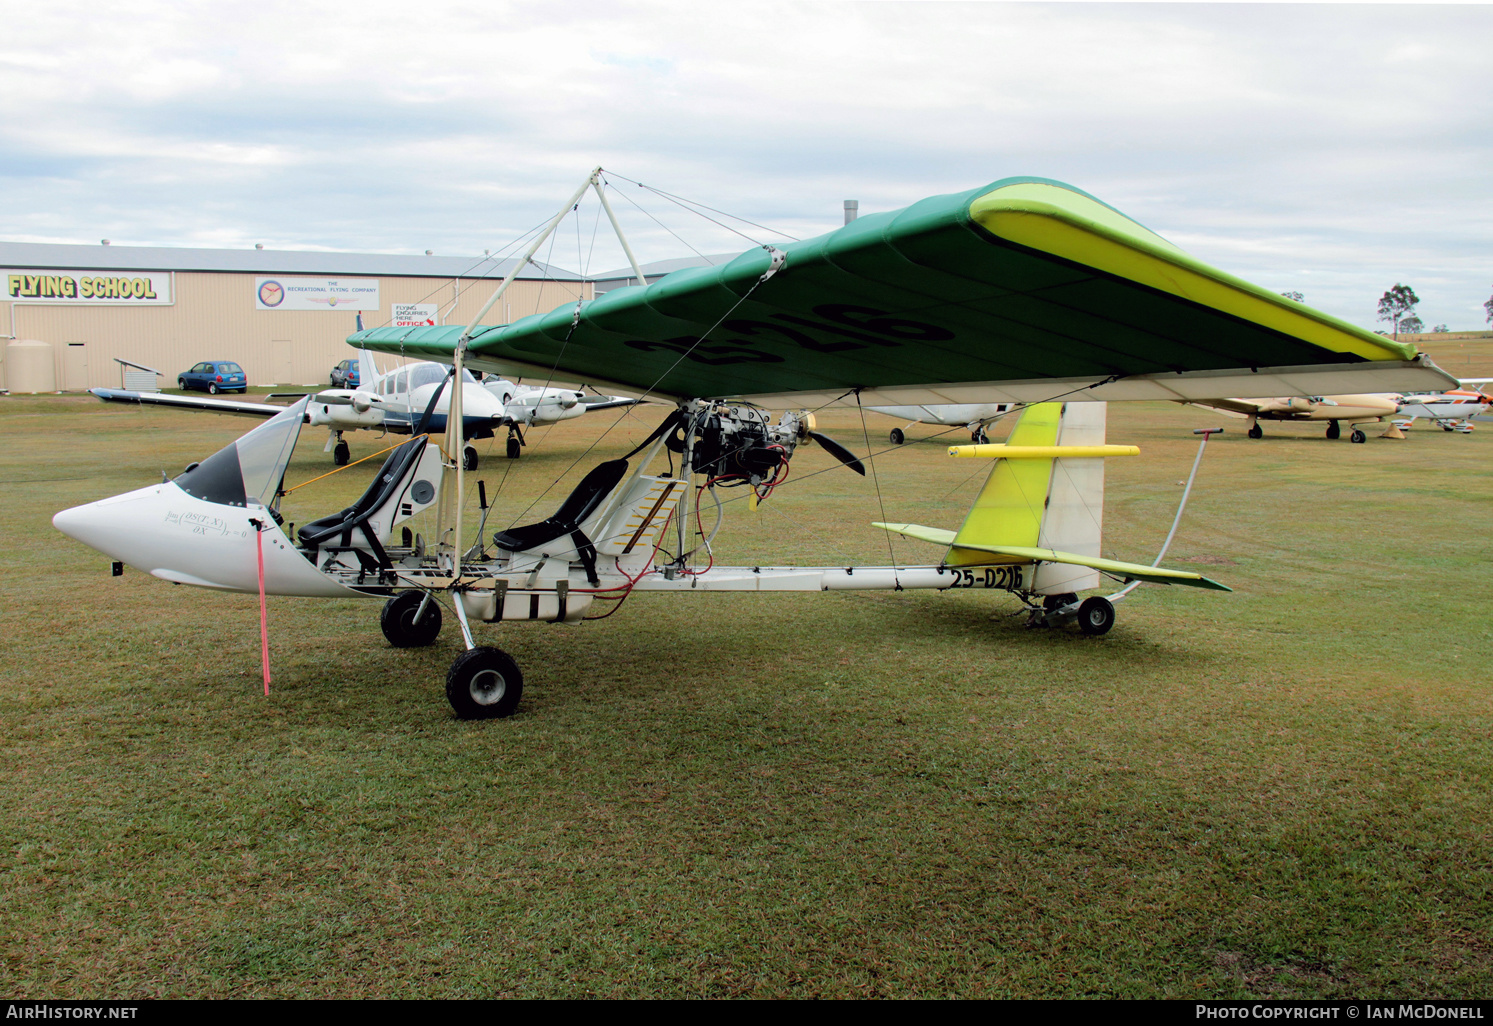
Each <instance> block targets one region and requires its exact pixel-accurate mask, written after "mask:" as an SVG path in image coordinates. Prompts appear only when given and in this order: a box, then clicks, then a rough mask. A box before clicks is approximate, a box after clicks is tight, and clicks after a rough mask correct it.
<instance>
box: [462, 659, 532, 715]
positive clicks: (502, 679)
mask: <svg viewBox="0 0 1493 1026" xmlns="http://www.w3.org/2000/svg"><path fill="white" fill-rule="evenodd" d="M523 694H524V675H523V674H522V673H521V672H519V668H518V664H517V663H515V662H514V661H513V659H512V658H511V657H510V656H509V655H508V653H507V652H504V651H502V650H501V649H497V648H474V649H471V650H470V651H467V652H463V653H462V654H461V655H459V656H457V657H456V661H455V662H454V663H452V664H451V672H450V673H448V674H446V700H447V701H448V702H450V703H451V708H452V709H454V710H455V711H456V715H457V717H458V718H459V719H463V720H495V719H502V718H503V717H504V716H512V715H513V713H514V710H516V709H517V708H518V701H519V699H520V698H522V697H523Z"/></svg>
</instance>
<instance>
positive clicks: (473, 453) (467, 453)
mask: <svg viewBox="0 0 1493 1026" xmlns="http://www.w3.org/2000/svg"><path fill="white" fill-rule="evenodd" d="M461 469H462V470H465V471H473V470H476V469H477V450H476V449H474V448H473V447H472V446H470V445H469V446H467V447H466V448H465V449H463V450H461Z"/></svg>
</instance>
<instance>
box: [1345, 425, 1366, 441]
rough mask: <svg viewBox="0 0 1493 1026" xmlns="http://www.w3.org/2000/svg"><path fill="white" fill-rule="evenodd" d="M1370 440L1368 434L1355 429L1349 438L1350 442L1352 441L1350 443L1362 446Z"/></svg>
mask: <svg viewBox="0 0 1493 1026" xmlns="http://www.w3.org/2000/svg"><path fill="white" fill-rule="evenodd" d="M1368 440H1369V436H1368V435H1366V434H1364V433H1363V432H1362V431H1360V430H1358V429H1357V428H1354V429H1353V433H1352V434H1351V435H1349V436H1348V441H1350V442H1356V443H1358V444H1360V445H1361V444H1363V443H1364V442H1367V441H1368Z"/></svg>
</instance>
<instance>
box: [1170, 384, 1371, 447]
mask: <svg viewBox="0 0 1493 1026" xmlns="http://www.w3.org/2000/svg"><path fill="white" fill-rule="evenodd" d="M1191 402H1192V405H1194V406H1207V407H1210V408H1211V409H1215V410H1220V411H1222V412H1223V413H1226V414H1229V415H1231V416H1235V417H1244V418H1246V419H1247V420H1248V421H1249V432H1248V434H1249V437H1250V438H1264V437H1265V429H1264V428H1262V427H1260V421H1262V420H1280V421H1318V422H1320V421H1324V420H1325V421H1326V422H1327V437H1328V438H1339V437H1341V435H1342V428H1341V426H1340V425H1341V424H1342V423H1347V424H1348V425H1349V426H1350V427H1351V428H1352V432H1351V433H1350V434H1349V435H1348V441H1350V442H1363V441H1366V440H1367V438H1368V436H1367V435H1365V434H1364V433H1363V430H1362V425H1364V424H1375V423H1378V422H1379V421H1382V420H1385V419H1386V418H1389V417H1393V416H1394V415H1395V413H1396V412H1397V411H1398V410H1399V408H1400V404H1399V396H1398V395H1396V394H1389V393H1384V394H1378V395H1362V394H1360V395H1314V396H1282V397H1280V398H1275V399H1194V400H1192V401H1191Z"/></svg>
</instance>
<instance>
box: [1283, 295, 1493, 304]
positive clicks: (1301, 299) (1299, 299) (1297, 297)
mask: <svg viewBox="0 0 1493 1026" xmlns="http://www.w3.org/2000/svg"><path fill="white" fill-rule="evenodd" d="M1281 295H1283V296H1285V297H1286V298H1287V299H1290V300H1294V301H1295V302H1297V303H1304V302H1306V297H1305V296H1303V295H1302V294H1301V293H1300V292H1282V293H1281ZM1489 302H1493V300H1490V301H1489Z"/></svg>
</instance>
